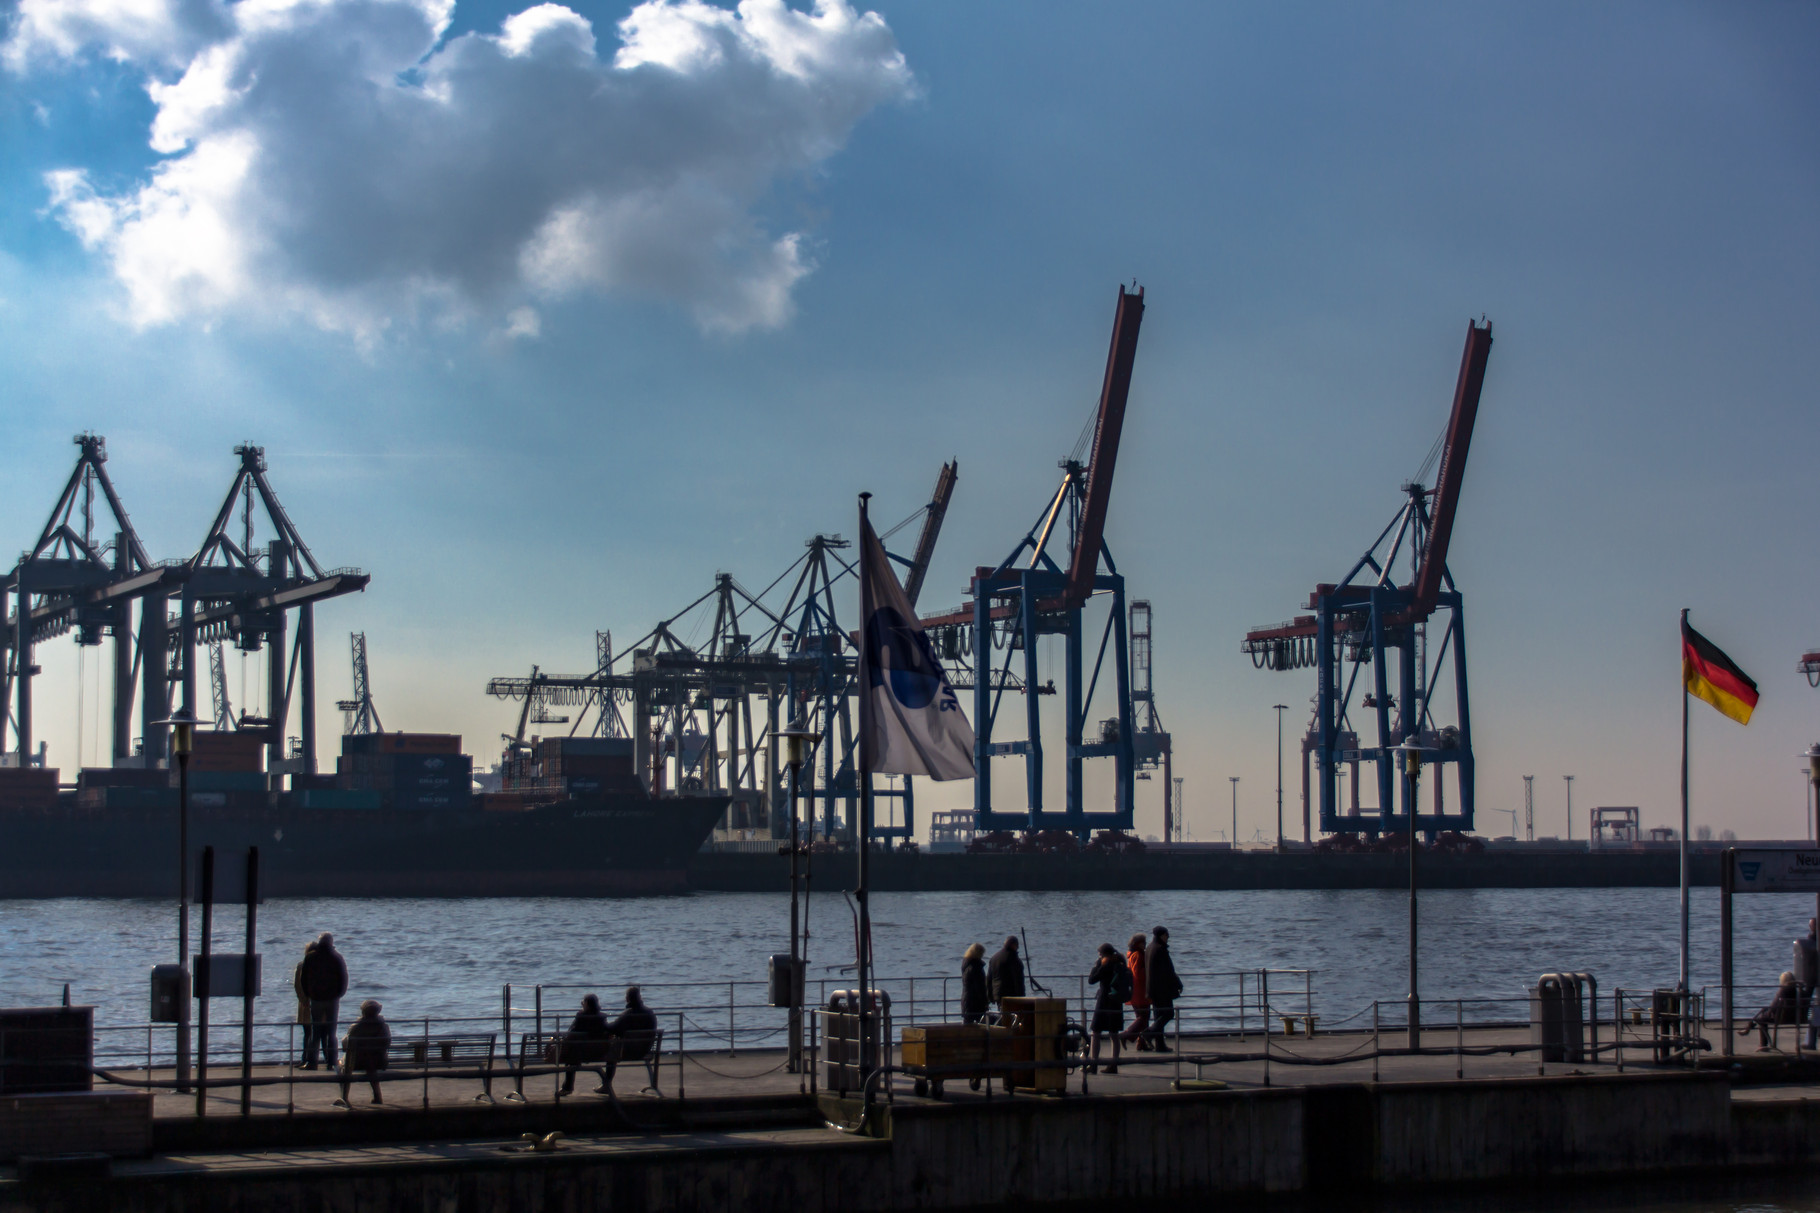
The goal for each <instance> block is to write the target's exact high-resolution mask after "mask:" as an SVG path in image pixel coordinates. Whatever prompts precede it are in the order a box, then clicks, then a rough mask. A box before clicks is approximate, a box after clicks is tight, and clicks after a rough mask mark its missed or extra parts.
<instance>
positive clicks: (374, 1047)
mask: <svg viewBox="0 0 1820 1213" xmlns="http://www.w3.org/2000/svg"><path fill="white" fill-rule="evenodd" d="M383 1009H384V1008H382V1007H381V1006H380V1005H379V1004H378V1003H377V1002H375V1001H373V1000H372V999H371V998H369V999H367V1000H366V1001H365V1002H363V1003H361V1004H360V1018H359V1019H356V1020H355V1021H354V1022H353V1023H351V1024H349V1025H348V1035H347V1039H346V1040H344V1041H342V1042H341V1043H342V1045H343V1046H344V1047H343V1051H342V1055H341V1098H340V1099H337V1100H336V1101H335V1106H336V1107H337V1108H345V1107H347V1106H348V1088H349V1087H351V1086H353V1085H354V1071H356V1070H359V1071H360V1072H362V1073H363V1074H365V1075H366V1079H367V1084H368V1085H369V1086H371V1087H372V1088H373V1102H374V1103H376V1104H382V1103H384V1102H385V1097H384V1096H382V1095H381V1094H380V1093H379V1071H381V1070H383V1069H385V1068H386V1050H387V1049H389V1048H391V1047H392V1029H391V1026H390V1025H389V1024H387V1023H386V1021H385V1020H384V1019H382V1018H380V1015H379V1012H380V1011H381V1010H383Z"/></svg>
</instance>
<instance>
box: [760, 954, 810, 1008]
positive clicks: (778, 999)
mask: <svg viewBox="0 0 1820 1213" xmlns="http://www.w3.org/2000/svg"><path fill="white" fill-rule="evenodd" d="M803 968H804V965H803V962H802V961H801V960H800V959H796V958H792V957H791V956H789V955H788V954H784V955H778V956H773V957H772V958H771V963H770V966H769V967H768V969H767V972H766V975H767V977H768V978H769V982H768V990H769V994H770V1002H771V1005H772V1006H774V1007H800V1006H802V1005H803Z"/></svg>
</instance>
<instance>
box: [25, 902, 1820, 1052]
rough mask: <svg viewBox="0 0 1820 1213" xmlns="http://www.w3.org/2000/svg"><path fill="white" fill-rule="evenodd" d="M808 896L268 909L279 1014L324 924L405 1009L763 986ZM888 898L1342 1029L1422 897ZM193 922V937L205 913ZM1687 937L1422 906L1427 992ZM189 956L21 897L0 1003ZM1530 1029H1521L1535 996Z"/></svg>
mask: <svg viewBox="0 0 1820 1213" xmlns="http://www.w3.org/2000/svg"><path fill="white" fill-rule="evenodd" d="M1718 901H1719V898H1718V893H1717V892H1716V891H1715V890H1712V889H1696V890H1694V894H1693V915H1692V919H1693V932H1692V937H1693V949H1692V954H1693V972H1694V984H1695V985H1696V986H1699V985H1710V986H1715V987H1716V986H1717V985H1718V981H1719V923H1718ZM788 905H789V903H788V900H787V898H786V897H784V896H781V895H773V894H755V893H700V894H693V895H687V896H678V897H657V898H637V899H623V900H577V899H557V898H550V899H534V898H532V899H516V898H515V899H473V900H424V901H412V900H387V901H372V902H359V901H349V900H285V901H273V902H269V903H268V904H266V905H264V906H262V907H260V911H259V920H258V928H259V940H258V946H259V950H260V951H261V952H263V953H264V955H265V957H266V980H265V991H266V998H265V999H264V1000H262V1002H261V1004H260V1010H259V1015H260V1017H261V1018H267V1017H274V1016H282V1015H283V1014H285V1011H286V1008H285V1007H284V1005H283V1002H284V999H285V998H287V997H288V994H289V989H288V987H289V976H290V968H291V964H292V963H293V961H294V959H295V957H296V956H297V955H299V954H300V951H301V948H302V946H303V944H304V942H305V941H306V940H307V939H309V938H311V937H312V936H313V935H314V934H315V933H316V932H318V931H323V930H330V931H333V932H335V934H336V937H337V939H338V941H339V944H340V946H341V948H342V950H343V952H344V953H345V954H346V956H347V958H348V963H349V966H350V969H351V971H352V981H353V988H352V990H351V991H350V997H352V998H361V997H368V996H374V997H378V998H380V999H381V1000H382V1001H384V1002H385V1003H386V1005H387V1013H388V1014H392V1013H398V1014H402V1015H411V1016H417V1015H433V1016H444V1015H462V1014H469V1015H485V1014H492V1013H494V1012H495V1011H496V1010H497V1009H498V1008H499V1006H500V1004H501V988H502V986H503V985H504V984H505V983H507V982H510V983H513V984H514V985H515V986H517V987H520V988H521V989H522V988H523V987H528V986H532V985H534V984H535V983H538V982H544V983H578V984H587V985H591V986H596V987H599V988H602V989H611V988H612V987H615V986H620V985H624V984H625V983H627V982H630V981H641V982H646V983H652V984H658V983H663V984H669V983H675V982H686V981H704V982H705V981H718V982H725V981H728V980H734V979H737V980H742V981H757V980H762V979H763V977H764V973H765V958H766V956H768V955H769V954H771V953H773V952H781V951H786V950H787V949H788V933H787V932H788V921H789V918H788ZM873 906H874V912H873V917H874V921H875V927H874V939H875V946H876V950H877V955H878V964H879V972H880V975H881V976H884V977H899V978H902V977H911V976H916V977H919V978H920V977H925V976H929V975H952V974H953V973H954V972H955V971H956V968H957V966H958V963H959V956H960V953H961V951H962V949H963V948H965V946H966V945H967V944H969V943H971V942H973V941H974V940H979V941H981V942H984V943H986V944H987V945H988V948H989V950H990V949H991V948H993V947H996V946H997V944H998V942H999V941H1000V940H1002V938H1003V937H1004V936H1005V935H1006V934H1007V933H1009V932H1015V931H1018V930H1023V931H1025V932H1026V933H1027V935H1028V939H1029V947H1030V953H1031V956H1032V958H1033V960H1034V966H1035V968H1036V969H1037V970H1038V971H1039V972H1041V973H1046V974H1066V975H1076V976H1078V975H1079V974H1082V973H1084V972H1085V971H1086V969H1087V968H1088V966H1089V965H1090V964H1091V963H1092V959H1093V953H1094V949H1095V947H1096V946H1097V945H1098V944H1099V943H1100V942H1102V941H1107V942H1111V943H1114V944H1116V945H1119V946H1121V947H1122V946H1123V944H1124V941H1125V939H1126V938H1127V937H1128V936H1129V935H1130V933H1131V932H1133V931H1141V930H1148V929H1149V928H1150V927H1151V926H1153V925H1155V924H1157V923H1163V924H1166V925H1168V926H1169V927H1170V930H1171V932H1172V948H1173V951H1174V953H1175V956H1176V964H1177V967H1178V968H1179V969H1181V970H1182V971H1184V972H1190V973H1192V972H1205V971H1214V970H1233V969H1257V968H1261V967H1272V968H1303V969H1313V970H1316V976H1315V977H1314V978H1313V980H1312V985H1313V989H1314V994H1313V997H1314V1000H1315V1003H1316V1009H1317V1010H1319V1011H1321V1012H1323V1014H1325V1015H1327V1016H1328V1017H1329V1018H1330V1020H1331V1019H1332V1018H1334V1017H1337V1016H1344V1015H1348V1014H1352V1013H1354V1012H1356V1011H1357V1010H1359V1008H1361V1007H1364V1006H1367V1005H1368V1004H1369V1003H1370V1002H1371V1000H1372V999H1374V998H1381V999H1398V998H1401V997H1402V996H1403V994H1404V993H1405V980H1406V977H1405V975H1406V970H1407V957H1408V942H1407V941H1408V935H1407V931H1408V901H1407V895H1406V894H1403V893H1397V892H1389V891H1383V890H1350V891H1271V892H1255V891H1254V892H1211V893H1210V892H1154V893H1077V892H1069V893H885V894H879V895H877V896H876V897H875V898H874V901H873ZM191 913H192V915H193V918H192V928H191V932H192V936H194V935H195V933H196V931H197V930H198V929H199V919H200V913H199V911H196V910H192V911H191ZM1812 913H1813V902H1812V901H1811V900H1810V899H1808V898H1805V897H1800V896H1759V897H1740V898H1737V899H1736V901H1735V918H1736V926H1737V940H1738V942H1737V974H1738V981H1739V982H1740V983H1752V984H1755V983H1769V984H1773V983H1774V981H1775V978H1776V974H1777V973H1778V972H1779V971H1780V970H1782V969H1785V968H1787V967H1788V965H1789V951H1790V946H1789V945H1790V940H1791V939H1792V938H1793V937H1794V936H1795V935H1797V934H1799V933H1800V932H1801V931H1802V930H1803V929H1805V924H1806V921H1807V918H1808V917H1809V916H1810V915H1811V914H1812ZM243 914H244V912H243V910H242V909H241V908H240V907H234V906H229V907H222V908H221V909H219V910H218V911H217V912H216V920H215V947H216V948H217V949H218V950H221V951H240V950H241V949H242V948H243V947H244V942H245V918H244V916H243ZM810 924H811V928H812V936H811V944H810V961H811V967H812V972H811V976H812V977H816V978H820V977H826V978H829V979H838V978H839V977H840V974H839V972H838V971H837V966H839V965H841V964H848V963H851V959H852V954H853V927H852V918H851V916H850V912H849V910H848V907H847V905H846V904H845V903H844V902H843V900H842V898H841V896H840V895H839V894H838V893H835V894H828V893H823V892H817V893H815V894H814V896H813V898H812V902H811V910H810ZM1676 937H1677V936H1676V892H1675V890H1673V889H1571V890H1554V889H1549V890H1514V889H1482V890H1458V889H1455V890H1437V891H1435V892H1432V893H1425V894H1423V895H1422V900H1421V940H1422V946H1421V956H1420V964H1421V975H1422V981H1421V985H1422V991H1423V994H1424V997H1426V998H1432V999H1452V998H1463V997H1481V998H1483V997H1494V996H1495V997H1510V998H1518V997H1521V996H1522V994H1523V991H1524V989H1525V987H1526V986H1528V985H1530V984H1532V983H1533V982H1534V980H1535V978H1536V977H1537V975H1538V974H1541V973H1544V972H1549V971H1556V970H1568V969H1572V970H1589V971H1591V972H1592V973H1594V974H1595V975H1596V976H1597V977H1598V980H1599V986H1600V989H1601V991H1602V992H1609V991H1610V990H1611V989H1612V988H1613V987H1614V986H1622V987H1626V988H1629V989H1638V990H1642V989H1648V988H1651V987H1654V986H1669V985H1673V984H1674V981H1675V965H1676ZM175 958H176V910H175V908H174V907H173V906H172V905H169V904H167V903H164V902H156V901H104V900H81V899H63V900H47V901H0V1005H14V1006H16V1005H21V1004H27V1003H41V1002H43V1001H46V1000H48V999H51V998H54V997H56V996H58V995H59V993H60V991H61V989H62V986H63V983H65V982H68V983H69V985H70V987H71V993H72V997H73V998H74V999H75V1000H76V1001H78V1002H88V1003H93V1004H95V1005H96V1006H97V1008H98V1011H97V1016H98V1018H99V1019H100V1021H101V1022H104V1023H130V1022H141V1021H143V1019H144V1018H145V1013H146V1002H147V970H148V969H149V968H150V966H151V965H153V964H157V963H163V962H168V961H172V960H174V959H175ZM1276 980H1277V981H1278V983H1279V988H1280V986H1281V985H1283V984H1294V985H1299V984H1300V982H1299V980H1292V979H1288V978H1279V979H1276ZM926 988H927V987H925V989H926ZM746 997H747V996H746V995H745V994H742V995H741V999H742V1001H744V1000H745V998H746ZM1752 997H1754V995H1753V996H1752ZM565 998H567V995H565ZM514 1001H522V993H521V992H519V993H515V995H514ZM1742 1001H1746V999H1741V1002H1742ZM564 1005H567V1004H566V1002H565V1004H564ZM1715 1011H1716V999H1715ZM1511 1017H1513V1018H1516V1017H1520V1012H1519V1010H1518V1008H1516V1006H1515V1004H1512V1016H1511Z"/></svg>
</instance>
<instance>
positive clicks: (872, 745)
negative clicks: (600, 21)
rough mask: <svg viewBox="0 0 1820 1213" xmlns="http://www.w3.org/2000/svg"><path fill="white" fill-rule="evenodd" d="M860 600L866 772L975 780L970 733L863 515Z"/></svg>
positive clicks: (932, 649)
mask: <svg viewBox="0 0 1820 1213" xmlns="http://www.w3.org/2000/svg"><path fill="white" fill-rule="evenodd" d="M859 597H860V618H861V619H862V620H863V621H864V622H863V624H862V626H861V629H860V636H859V641H860V651H859V656H860V689H861V691H862V694H861V695H860V716H859V723H860V767H861V770H863V771H865V772H867V773H874V774H881V775H882V774H891V775H923V776H926V777H928V778H930V779H971V778H973V726H972V725H970V724H968V723H967V716H966V713H964V712H962V711H961V701H960V699H959V698H958V697H957V696H956V695H955V693H954V688H953V687H951V686H949V685H948V679H947V676H946V675H944V674H943V673H942V666H941V662H939V661H938V660H936V656H935V646H933V645H931V644H930V643H929V637H928V635H927V634H926V633H924V631H923V627H922V624H921V623H920V622H918V620H917V618H916V612H915V610H914V609H912V607H911V606H910V600H909V599H908V598H907V597H905V595H904V589H903V587H902V586H901V585H899V584H898V581H897V574H896V573H894V572H892V571H891V564H890V559H889V557H887V556H886V555H885V545H884V544H882V543H880V542H879V540H878V535H877V534H876V533H875V532H874V531H873V530H872V524H871V523H870V522H869V521H866V520H865V519H864V518H863V516H862V519H861V522H860V588H859Z"/></svg>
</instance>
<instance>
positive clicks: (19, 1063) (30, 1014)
mask: <svg viewBox="0 0 1820 1213" xmlns="http://www.w3.org/2000/svg"><path fill="white" fill-rule="evenodd" d="M94 1061H95V1008H93V1007H13V1008H8V1009H5V1010H0V1094H4V1095H22V1094H26V1093H29V1092H41V1091H88V1090H91V1089H93V1087H94V1076H93V1074H92V1073H91V1072H90V1070H91V1067H92V1066H93V1065H94Z"/></svg>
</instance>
